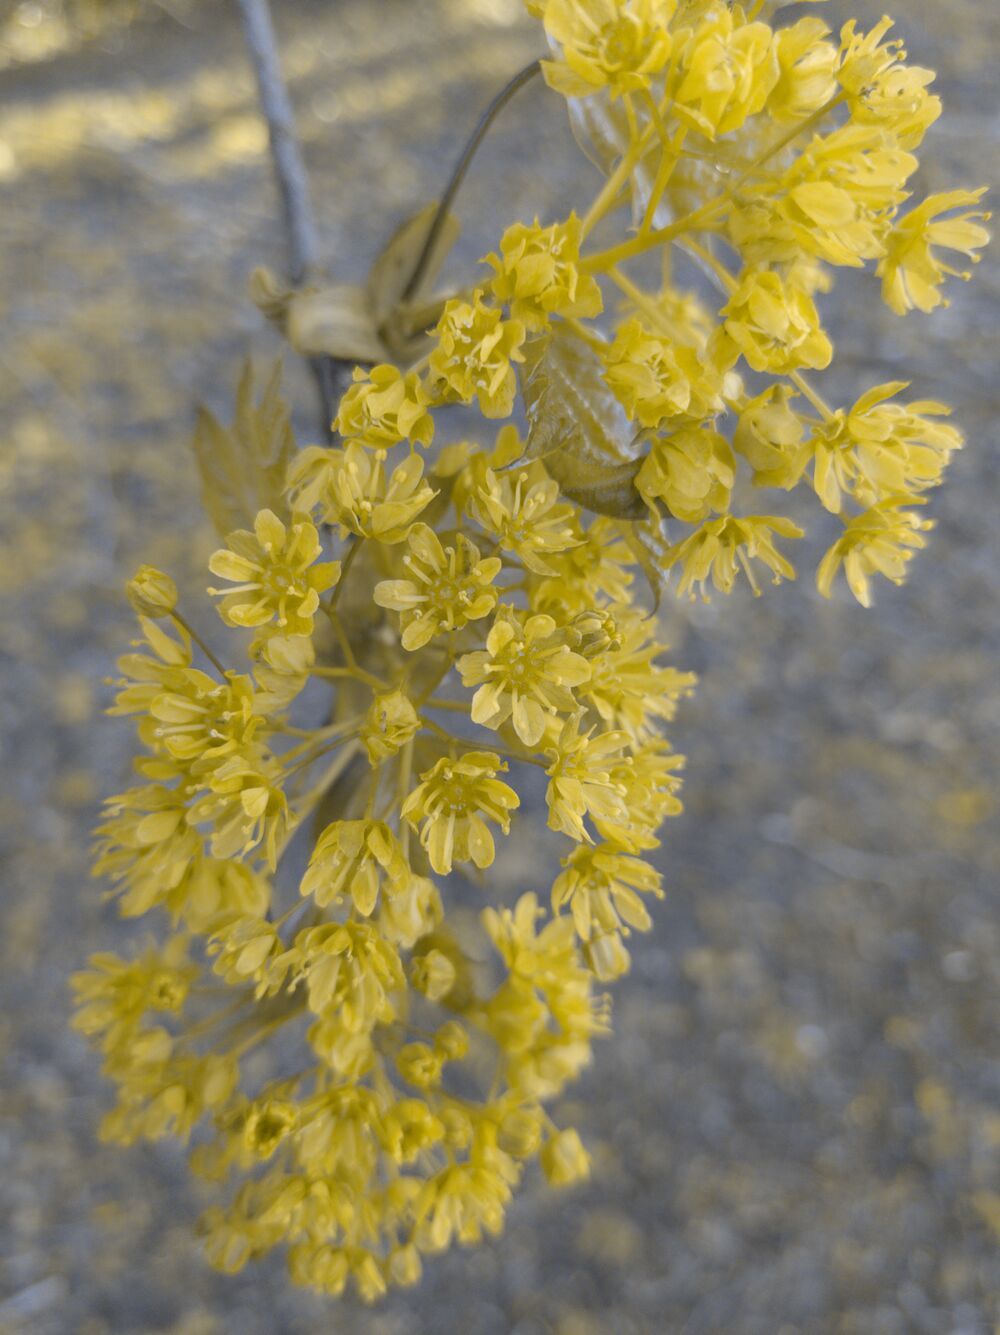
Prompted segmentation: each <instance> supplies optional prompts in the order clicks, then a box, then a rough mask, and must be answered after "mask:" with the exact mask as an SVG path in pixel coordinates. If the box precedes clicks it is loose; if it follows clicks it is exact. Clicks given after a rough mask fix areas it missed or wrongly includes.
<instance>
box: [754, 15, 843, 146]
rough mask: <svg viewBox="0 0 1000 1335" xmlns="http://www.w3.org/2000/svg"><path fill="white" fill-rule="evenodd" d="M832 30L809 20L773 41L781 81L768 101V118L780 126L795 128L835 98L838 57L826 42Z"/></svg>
mask: <svg viewBox="0 0 1000 1335" xmlns="http://www.w3.org/2000/svg"><path fill="white" fill-rule="evenodd" d="M829 33H830V29H829V28H828V27H827V26H826V24H825V23H824V22H823V20H822V19H819V18H815V17H812V16H810V17H809V18H804V19H799V21H798V22H797V23H792V24H790V25H789V26H788V27H787V28H781V29H780V30H779V31H778V32H777V33H776V34H775V39H774V45H775V52H776V54H777V57H778V70H779V73H778V81H777V83H776V84H775V86H774V88H773V89H772V90H771V92H770V94H769V96H768V99H767V114H768V115H769V116H770V117H771V118H772V119H773V120H775V121H777V122H778V124H779V125H794V124H795V123H796V121H800V120H805V119H806V118H807V117H808V116H811V115H813V113H814V112H816V111H818V110H819V108H820V107H822V106H824V105H825V104H826V103H827V102H829V101H830V99H831V98H832V97H833V96H834V95H835V94H836V91H837V83H836V79H835V73H836V70H837V66H838V63H839V53H838V51H837V48H836V47H835V46H834V45H833V43H832V42H827V41H825V40H824V38H826V37H828V36H829Z"/></svg>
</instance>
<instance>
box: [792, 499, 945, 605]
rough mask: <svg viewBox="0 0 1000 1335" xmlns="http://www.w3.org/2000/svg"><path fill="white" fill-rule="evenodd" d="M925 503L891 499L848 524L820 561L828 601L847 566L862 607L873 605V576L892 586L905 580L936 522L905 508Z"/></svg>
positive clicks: (822, 588)
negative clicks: (840, 572)
mask: <svg viewBox="0 0 1000 1335" xmlns="http://www.w3.org/2000/svg"><path fill="white" fill-rule="evenodd" d="M914 503H916V504H922V502H921V501H920V500H919V498H917V497H911V496H907V497H903V498H899V499H888V500H884V501H880V502H879V503H878V504H877V505H873V506H872V507H871V509H870V510H866V511H865V512H864V514H860V515H857V516H856V517H855V518H854V519H851V520H849V521H848V523H847V524H846V525H845V528H844V532H843V533H842V534H841V536H840V537H839V538H838V539H837V541H836V542H835V543H834V544H833V546H832V547H831V548H830V550H829V551H828V552H827V553H826V555H825V556H824V557H823V560H822V561H821V562H820V566H819V570H818V571H817V572H816V584H817V587H818V588H819V591H820V593H821V594H822V595H823V597H824V598H829V597H830V594H831V592H832V590H833V581H834V579H835V578H836V575H837V571H838V570H839V569H840V567H841V566H843V567H844V574H845V575H846V576H847V585H848V588H849V589H850V590H851V592H852V593H853V594H854V596H855V598H857V600H858V602H859V603H860V604H861V605H862V607H870V606H871V588H870V586H869V583H868V581H869V579H870V578H871V576H872V575H884V576H885V577H886V579H889V580H891V581H892V582H893V584H902V583H903V581H904V580H905V579H906V567H907V565H908V564H909V563H910V561H911V560H912V559H913V555H914V551H915V550H918V549H919V548H921V547H925V546H926V545H927V539H926V538H925V537H924V536H923V534H924V532H925V531H926V530H927V529H930V528H933V527H934V525H933V521H932V520H929V519H921V518H920V516H919V515H917V514H915V513H914V512H913V511H912V510H904V509H903V508H902V507H903V506H904V505H913V504H914Z"/></svg>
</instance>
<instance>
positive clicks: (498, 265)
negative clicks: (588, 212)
mask: <svg viewBox="0 0 1000 1335" xmlns="http://www.w3.org/2000/svg"><path fill="white" fill-rule="evenodd" d="M580 237H581V231H580V220H579V218H578V217H577V216H576V214H575V213H571V214H570V216H569V217H568V218H567V220H566V221H565V222H562V223H553V224H552V226H551V227H542V226H541V225H540V224H539V222H538V219H537V218H536V219H535V222H534V224H533V225H532V226H531V227H528V226H526V225H525V224H524V223H515V224H514V226H513V227H508V228H507V230H506V232H504V234H503V237H502V238H501V241H500V254H499V255H495V254H494V255H488V256H487V257H486V262H487V263H488V264H490V265H492V266H493V268H494V270H495V271H496V273H495V276H494V278H493V281H492V283H491V285H490V286H491V288H492V291H493V295H494V296H495V297H496V298H497V300H498V301H501V302H504V303H506V304H508V305H509V306H510V313H511V318H512V319H514V320H519V321H521V322H522V323H523V325H524V327H525V328H526V329H544V328H545V326H546V325H547V324H548V322H549V317H550V316H552V315H562V316H569V315H572V316H577V317H580V318H584V319H590V318H592V317H593V316H595V315H599V314H600V312H601V310H602V308H603V302H602V300H601V289H600V288H599V287H598V285H597V280H596V279H595V278H594V277H593V276H592V275H590V274H587V273H583V272H581V270H580V269H579V267H578V265H579V260H580Z"/></svg>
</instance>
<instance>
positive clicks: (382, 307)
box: [368, 204, 461, 326]
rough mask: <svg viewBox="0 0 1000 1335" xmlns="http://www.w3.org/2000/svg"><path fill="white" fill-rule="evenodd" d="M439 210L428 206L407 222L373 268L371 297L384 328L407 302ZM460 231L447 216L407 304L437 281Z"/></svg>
mask: <svg viewBox="0 0 1000 1335" xmlns="http://www.w3.org/2000/svg"><path fill="white" fill-rule="evenodd" d="M437 211H438V206H437V205H436V204H428V205H427V206H426V208H423V209H421V210H420V212H419V213H417V214H414V216H413V217H412V218H409V219H407V221H406V222H405V223H403V224H402V226H401V227H399V228H397V230H396V231H395V232H394V233H393V235H392V238H391V239H390V241H389V243H388V245H387V246H386V247H385V249H384V250H383V251H382V253H381V255H379V257H378V259H377V260H376V261H375V263H374V264H373V265H372V267H371V272H370V273H369V275H368V296H369V299H370V302H371V308H372V312H373V314H374V317H375V324H376V325H377V326H381V325H382V323H383V322H384V321H385V320H387V319H388V318H389V317H390V316H392V314H393V313H394V312H395V311H396V309H397V307H398V306H399V305H400V304H401V303H402V302H403V301H404V293H405V292H406V288H407V285H408V284H409V282H410V279H411V277H412V276H413V271H414V269H415V268H416V265H417V261H418V260H419V258H420V255H421V253H422V251H423V249H424V246H425V245H426V244H427V240H428V238H429V236H430V233H431V228H432V227H433V226H434V219H435V218H436V217H437ZM460 231H461V226H460V225H459V222H458V219H457V218H456V217H455V216H454V215H453V214H451V213H449V214H447V215H446V216H445V218H444V221H443V223H442V226H441V230H440V231H439V232H438V235H437V239H436V240H435V242H434V246H433V249H432V250H431V253H430V255H429V256H428V257H427V262H426V264H425V266H424V271H423V274H422V275H421V279H420V282H419V284H418V285H417V288H416V290H415V291H413V292H411V293H409V295H408V296H407V297H406V301H408V302H409V301H417V300H419V298H420V296H421V294H423V293H425V292H426V291H427V288H428V287H429V286H430V284H431V283H433V282H434V279H435V278H436V277H437V276H438V274H439V273H440V272H441V268H442V266H443V264H444V262H445V260H446V259H447V257H448V252H449V251H450V250H451V248H452V246H453V245H454V244H455V242H456V241H457V240H458V236H459V232H460Z"/></svg>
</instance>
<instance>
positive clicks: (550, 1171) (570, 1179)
mask: <svg viewBox="0 0 1000 1335" xmlns="http://www.w3.org/2000/svg"><path fill="white" fill-rule="evenodd" d="M541 1159H542V1171H543V1172H544V1173H545V1178H546V1181H547V1182H548V1183H549V1184H550V1186H553V1187H569V1186H572V1185H573V1184H574V1183H575V1182H582V1181H584V1180H585V1179H586V1178H588V1177H589V1176H590V1155H589V1154H588V1153H587V1151H586V1150H585V1149H584V1148H583V1142H582V1141H581V1140H580V1137H579V1135H578V1134H577V1132H576V1131H574V1130H573V1128H572V1127H569V1128H568V1129H567V1130H565V1131H559V1132H557V1133H556V1135H554V1136H551V1137H550V1138H549V1139H548V1140H547V1141H546V1142H545V1144H544V1145H543V1146H542V1155H541Z"/></svg>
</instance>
